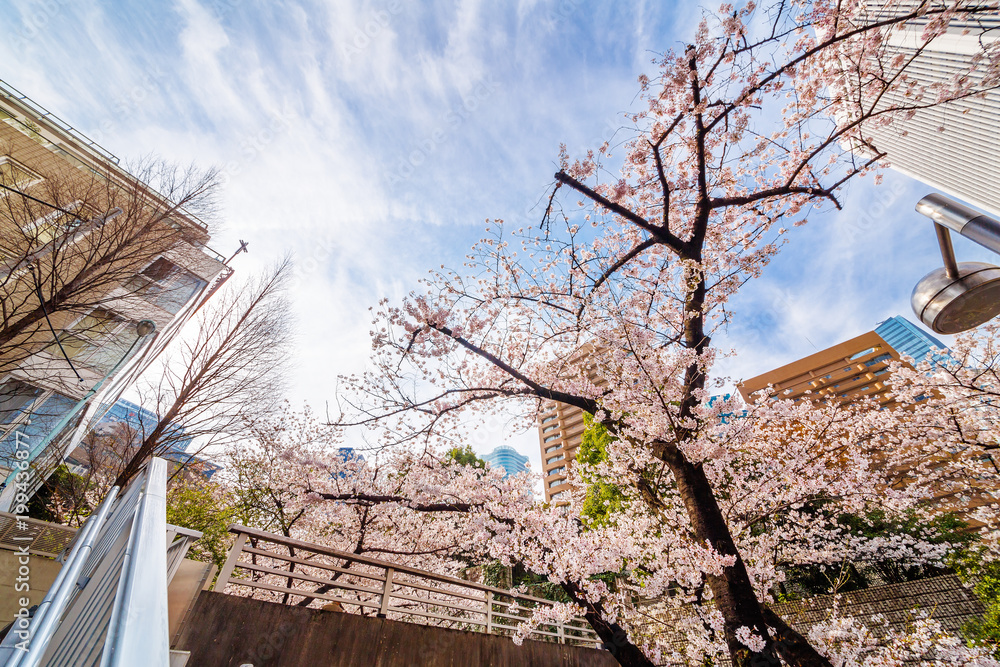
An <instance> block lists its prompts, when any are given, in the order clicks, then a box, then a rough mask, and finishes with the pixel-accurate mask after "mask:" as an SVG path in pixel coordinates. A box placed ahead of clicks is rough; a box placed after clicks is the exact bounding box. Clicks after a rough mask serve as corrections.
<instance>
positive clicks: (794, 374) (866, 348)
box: [737, 315, 1000, 527]
mask: <svg viewBox="0 0 1000 667" xmlns="http://www.w3.org/2000/svg"><path fill="white" fill-rule="evenodd" d="M935 349H937V350H939V351H937V352H936V351H935ZM902 357H907V358H910V359H913V361H914V362H916V363H919V362H921V361H929V362H930V363H931V364H937V363H940V362H942V361H943V360H945V359H947V358H948V354H947V352H946V351H945V346H944V345H943V344H942V343H941V341H939V340H937V339H936V338H934V337H933V336H931V335H929V334H927V333H925V332H924V331H923V330H922V329H920V328H919V327H917V326H916V325H915V324H913V323H912V322H910V321H908V320H906V319H905V318H903V317H900V316H898V315H897V316H895V317H891V318H889V319H887V320H885V321H884V322H880V323H879V324H878V326H877V327H876V328H875V330H874V331H869V332H867V333H864V334H861V335H860V336H856V337H854V338H851V339H850V340H847V341H844V342H843V343H838V344H837V345H833V346H832V347H828V348H827V349H825V350H820V351H819V352H816V353H814V354H811V355H809V356H807V357H803V358H802V359H798V360H796V361H793V362H791V363H789V364H785V365H784V366H781V367H780V368H776V369H774V370H771V371H768V372H766V373H762V374H760V375H758V376H756V377H753V378H750V379H748V380H744V381H743V382H741V383H740V384H739V385H738V387H737V388H738V389H739V392H740V395H741V396H742V397H743V399H744V400H745V401H748V402H753V401H754V400H756V398H757V392H760V391H766V390H767V388H768V386H769V385H770V387H771V389H770V392H769V395H770V396H772V397H775V398H782V399H787V400H792V401H796V402H798V401H812V402H814V403H821V402H822V403H825V402H829V401H851V400H854V399H856V398H861V397H871V398H875V399H876V400H878V402H879V403H880V404H881V405H882V406H887V405H891V404H892V403H893V402H894V401H893V400H892V399H891V398H890V397H889V396H888V395H887V393H886V390H887V389H888V385H887V383H888V382H889V380H890V371H889V363H890V362H891V361H893V360H900V359H901V358H902ZM807 391H808V392H810V393H808V394H807V393H806V392H807ZM896 473H897V474H898V475H899V476H900V478H905V477H906V475H907V471H906V470H899V471H896ZM961 482H962V484H963V485H965V490H963V491H957V492H956V491H954V490H950V491H947V492H941V493H939V494H937V495H936V497H935V502H936V503H937V505H938V507H941V508H944V509H948V510H953V511H956V512H958V513H959V514H961V515H966V513H967V512H968V511H969V510H971V509H974V508H976V507H979V506H981V505H984V504H994V503H996V502H997V498H1000V489H995V488H993V487H992V485H991V483H990V484H987V483H986V482H984V481H982V480H978V479H974V478H971V477H970V478H968V479H962V480H961ZM966 519H968V520H970V523H971V524H972V525H973V526H974V527H978V526H981V525H982V524H980V523H978V522H976V521H975V520H973V519H971V518H970V517H968V516H966Z"/></svg>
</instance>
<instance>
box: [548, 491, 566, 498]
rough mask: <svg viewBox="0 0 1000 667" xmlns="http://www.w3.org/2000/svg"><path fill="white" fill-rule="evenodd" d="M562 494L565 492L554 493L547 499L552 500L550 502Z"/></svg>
mask: <svg viewBox="0 0 1000 667" xmlns="http://www.w3.org/2000/svg"><path fill="white" fill-rule="evenodd" d="M563 493H565V492H564V491H556V492H555V493H553V494H552V495H551V496H549V497H550V498H552V500H555V499H556V498H558V497H559V496H561V495H562V494H563Z"/></svg>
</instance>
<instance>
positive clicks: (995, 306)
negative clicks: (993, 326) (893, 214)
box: [910, 194, 1000, 334]
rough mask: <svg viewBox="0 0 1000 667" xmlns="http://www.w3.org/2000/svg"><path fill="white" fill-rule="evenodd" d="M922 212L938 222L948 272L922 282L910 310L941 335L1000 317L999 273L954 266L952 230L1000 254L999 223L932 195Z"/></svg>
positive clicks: (979, 265) (981, 266)
mask: <svg viewBox="0 0 1000 667" xmlns="http://www.w3.org/2000/svg"><path fill="white" fill-rule="evenodd" d="M917 212H918V213H921V214H923V215H926V216H927V217H928V218H930V219H931V220H933V221H934V229H935V231H936V232H937V238H938V245H939V246H940V248H941V258H942V259H943V260H944V266H943V267H941V268H939V269H935V270H933V271H931V272H930V273H928V274H927V275H926V276H924V277H923V278H921V279H920V282H918V283H917V286H916V287H914V288H913V294H912V295H911V296H910V304H911V305H912V306H913V312H914V313H916V315H917V317H919V318H920V321H921V322H923V323H924V324H926V325H927V326H928V327H930V328H931V329H932V330H934V331H935V332H937V333H941V334H955V333H959V332H962V331H967V330H969V329H974V328H975V327H978V326H979V325H981V324H983V323H985V322H988V321H989V320H991V319H993V318H994V317H996V316H997V315H998V314H1000V267H997V266H993V265H992V264H986V263H984V262H961V263H958V262H956V261H955V250H954V248H953V247H952V245H951V235H950V233H949V230H954V231H956V232H958V233H959V234H961V235H962V236H964V237H966V238H967V239H971V240H973V241H975V242H976V243H978V244H979V245H981V246H983V247H984V248H988V249H990V250H992V251H993V252H995V253H997V254H1000V220H996V219H995V218H991V217H990V216H988V215H983V214H982V213H980V212H979V211H975V210H973V209H971V208H969V207H968V206H965V205H964V204H961V203H959V202H957V201H955V200H953V199H949V198H948V197H945V196H944V195H939V194H931V195H927V196H926V197H924V198H923V199H921V200H920V201H919V202H917Z"/></svg>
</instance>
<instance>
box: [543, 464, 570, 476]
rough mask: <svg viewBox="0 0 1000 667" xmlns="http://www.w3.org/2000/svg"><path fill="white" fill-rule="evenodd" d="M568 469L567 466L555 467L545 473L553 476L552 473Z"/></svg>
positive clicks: (556, 473)
mask: <svg viewBox="0 0 1000 667" xmlns="http://www.w3.org/2000/svg"><path fill="white" fill-rule="evenodd" d="M564 470H566V466H559V467H558V468H553V469H552V470H550V471H548V472H547V473H545V476H546V477H551V476H552V475H558V474H559V473H561V472H562V471H564Z"/></svg>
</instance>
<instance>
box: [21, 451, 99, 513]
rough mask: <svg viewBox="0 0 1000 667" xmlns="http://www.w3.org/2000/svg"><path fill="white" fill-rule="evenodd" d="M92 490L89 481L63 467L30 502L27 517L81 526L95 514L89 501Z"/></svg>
mask: <svg viewBox="0 0 1000 667" xmlns="http://www.w3.org/2000/svg"><path fill="white" fill-rule="evenodd" d="M89 488H90V487H89V480H88V479H87V478H86V477H84V476H82V475H77V474H75V473H73V472H70V470H69V468H67V467H66V466H65V465H60V466H59V467H58V468H56V469H55V471H54V472H53V473H52V474H51V475H50V476H49V478H48V479H47V480H45V483H44V484H43V485H42V488H40V489H39V490H38V492H37V493H36V494H35V495H34V497H32V499H31V500H30V501H29V502H28V516H30V517H31V518H32V519H39V520H41V521H49V522H51V523H61V524H63V525H66V526H79V525H81V524H83V522H84V521H86V520H87V517H88V516H90V513H91V511H92V510H93V508H92V507H91V506H90V503H89V502H88V499H87V491H88V489H89Z"/></svg>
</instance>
